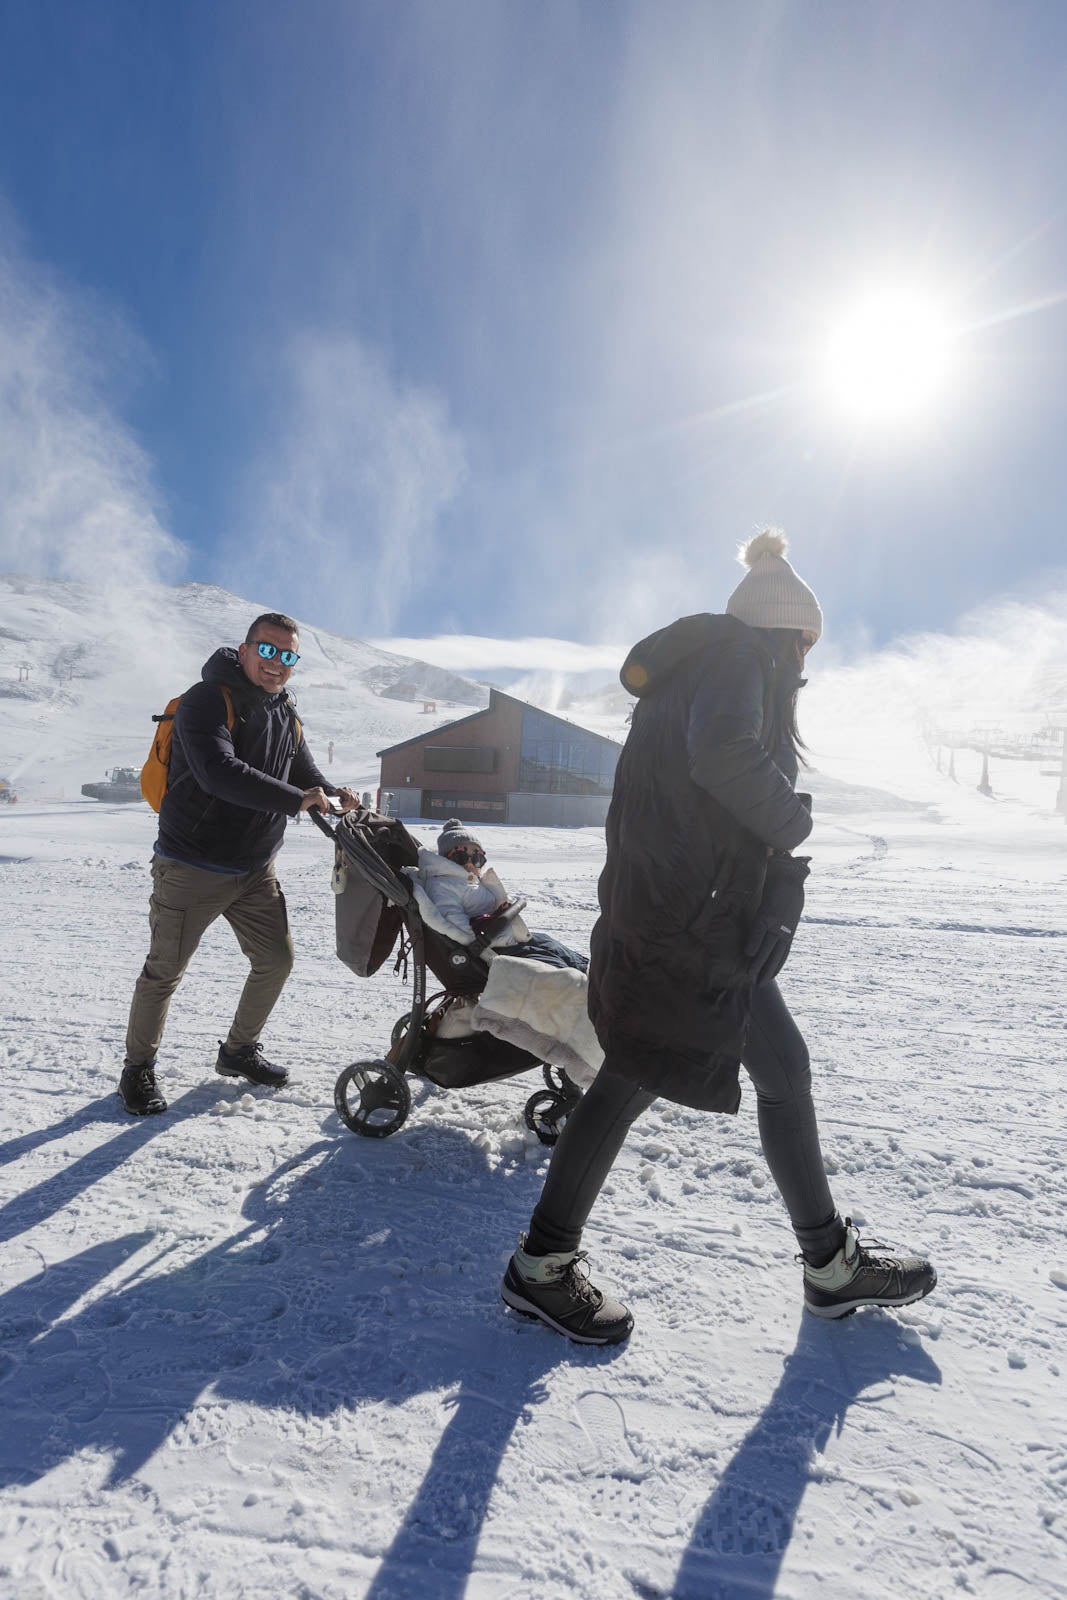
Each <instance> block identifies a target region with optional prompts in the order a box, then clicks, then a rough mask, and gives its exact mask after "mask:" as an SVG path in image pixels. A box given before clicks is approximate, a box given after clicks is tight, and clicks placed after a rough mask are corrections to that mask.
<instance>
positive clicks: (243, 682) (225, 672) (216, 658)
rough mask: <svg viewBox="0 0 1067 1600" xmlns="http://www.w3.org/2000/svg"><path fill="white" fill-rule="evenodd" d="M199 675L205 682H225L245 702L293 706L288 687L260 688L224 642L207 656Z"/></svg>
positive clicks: (234, 652)
mask: <svg viewBox="0 0 1067 1600" xmlns="http://www.w3.org/2000/svg"><path fill="white" fill-rule="evenodd" d="M200 676H201V677H202V678H203V680H204V682H205V683H215V684H225V685H226V687H227V689H230V690H232V691H233V692H234V693H235V694H237V695H240V696H241V697H242V698H243V699H244V700H245V703H246V704H247V703H248V702H249V701H251V702H252V703H253V704H255V703H256V702H260V703H265V704H267V705H270V704H276V705H289V706H290V707H292V706H294V705H295V704H296V702H295V701H294V700H293V697H292V695H291V694H290V693H289V690H288V688H284V689H279V691H278V693H277V694H268V693H267V691H266V689H261V688H260V687H259V685H258V684H255V683H253V682H252V680H251V679H250V678H249V677H248V676H247V675H246V673H245V670H244V668H243V667H242V665H241V658H240V656H239V655H238V654H237V651H236V650H235V649H234V647H233V645H229V644H224V645H222V646H221V647H220V648H219V649H218V650H216V651H215V652H214V654H213V655H210V656H208V658H207V660H206V661H205V662H204V665H203V666H202V667H201V669H200Z"/></svg>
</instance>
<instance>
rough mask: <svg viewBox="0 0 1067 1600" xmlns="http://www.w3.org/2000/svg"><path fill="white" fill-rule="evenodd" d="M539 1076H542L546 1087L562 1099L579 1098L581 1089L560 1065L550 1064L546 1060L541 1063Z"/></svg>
mask: <svg viewBox="0 0 1067 1600" xmlns="http://www.w3.org/2000/svg"><path fill="white" fill-rule="evenodd" d="M541 1076H542V1077H543V1078H544V1080H545V1083H546V1084H547V1085H548V1087H549V1088H550V1089H551V1090H552V1091H553V1092H554V1093H555V1094H558V1095H560V1096H561V1097H562V1098H563V1099H564V1100H571V1101H574V1100H580V1099H581V1097H582V1092H581V1090H580V1089H579V1087H578V1085H577V1084H576V1083H575V1082H574V1081H573V1079H571V1078H568V1076H567V1074H566V1072H565V1070H564V1069H563V1068H562V1067H554V1066H551V1065H550V1064H549V1062H547V1061H546V1062H544V1063H543V1064H542V1067H541Z"/></svg>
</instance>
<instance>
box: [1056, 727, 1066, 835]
mask: <svg viewBox="0 0 1067 1600" xmlns="http://www.w3.org/2000/svg"><path fill="white" fill-rule="evenodd" d="M1055 732H1057V733H1058V734H1059V736H1060V743H1061V744H1062V746H1063V754H1062V759H1061V761H1060V788H1059V793H1058V794H1057V796H1056V810H1057V811H1058V812H1059V813H1060V815H1061V816H1062V818H1063V820H1064V822H1067V726H1064V727H1060V728H1057V729H1056V730H1055Z"/></svg>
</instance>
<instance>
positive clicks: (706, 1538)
mask: <svg viewBox="0 0 1067 1600" xmlns="http://www.w3.org/2000/svg"><path fill="white" fill-rule="evenodd" d="M900 1331H901V1330H900V1327H899V1324H897V1323H896V1322H895V1321H894V1320H893V1318H892V1317H891V1316H887V1315H884V1314H882V1313H879V1312H877V1311H868V1312H861V1313H860V1315H859V1317H858V1318H852V1319H850V1320H849V1323H848V1324H846V1325H845V1326H842V1325H841V1324H840V1323H830V1322H821V1321H820V1320H819V1319H818V1318H817V1317H812V1316H809V1315H807V1314H806V1313H804V1312H802V1313H801V1319H800V1328H799V1331H798V1335H797V1343H796V1348H795V1349H794V1351H793V1352H792V1354H791V1355H790V1356H788V1357H787V1358H786V1362H785V1366H784V1368H783V1369H782V1376H781V1378H780V1379H779V1381H778V1385H777V1387H776V1389H775V1391H774V1394H773V1395H772V1396H771V1398H770V1400H769V1402H768V1404H767V1407H766V1409H765V1411H764V1412H763V1415H762V1416H761V1417H760V1419H759V1421H758V1422H757V1423H756V1425H755V1427H754V1428H753V1429H752V1430H751V1432H750V1433H749V1434H748V1436H747V1438H745V1439H744V1440H743V1441H742V1443H741V1445H740V1446H739V1448H738V1450H737V1453H736V1454H735V1455H734V1457H733V1459H732V1460H731V1461H730V1463H729V1465H728V1466H727V1468H726V1470H725V1472H724V1473H723V1475H722V1477H721V1479H720V1480H719V1483H718V1485H717V1487H716V1489H715V1492H714V1493H713V1494H712V1496H711V1498H710V1499H709V1500H708V1502H707V1504H706V1505H705V1506H704V1508H703V1510H702V1511H701V1513H700V1516H699V1518H698V1519H697V1523H696V1526H695V1528H694V1530H693V1533H692V1537H691V1539H690V1542H689V1546H688V1548H687V1550H686V1552H685V1555H684V1556H683V1558H682V1564H681V1566H680V1567H679V1569H678V1574H677V1577H676V1578H675V1582H674V1587H673V1589H672V1590H671V1595H672V1600H737V1597H738V1596H740V1595H744V1596H745V1600H773V1596H774V1595H775V1594H776V1592H777V1584H778V1576H779V1572H780V1569H781V1565H782V1559H783V1557H784V1555H785V1552H786V1550H787V1549H788V1548H789V1542H790V1540H791V1538H792V1536H793V1528H794V1525H795V1523H796V1518H797V1513H798V1511H799V1509H800V1503H801V1500H802V1499H803V1496H804V1491H805V1489H806V1488H807V1486H808V1484H809V1483H810V1482H812V1481H813V1478H814V1476H815V1473H814V1472H813V1465H812V1464H813V1461H814V1460H815V1458H816V1457H817V1455H818V1454H819V1453H820V1452H821V1451H822V1450H823V1449H824V1448H825V1447H826V1444H827V1442H828V1440H829V1439H830V1437H831V1435H832V1434H834V1433H840V1432H841V1431H842V1429H843V1427H844V1425H845V1416H846V1414H847V1412H848V1409H849V1407H850V1406H852V1405H855V1404H866V1405H871V1404H876V1403H877V1402H878V1401H879V1400H880V1399H884V1398H885V1395H886V1393H887V1392H888V1391H890V1390H891V1389H892V1386H893V1384H894V1381H895V1380H896V1379H898V1378H905V1379H907V1380H909V1381H910V1382H912V1383H932V1384H938V1383H940V1382H941V1372H940V1369H939V1367H938V1366H937V1364H936V1362H934V1361H933V1360H932V1358H931V1357H930V1356H929V1355H928V1354H927V1353H926V1351H925V1350H924V1349H922V1347H921V1346H919V1345H912V1344H905V1343H904V1342H903V1341H902V1339H901V1337H900ZM879 1389H881V1390H882V1393H881V1394H879V1393H878V1392H877V1391H878V1390H879ZM871 1391H874V1392H871Z"/></svg>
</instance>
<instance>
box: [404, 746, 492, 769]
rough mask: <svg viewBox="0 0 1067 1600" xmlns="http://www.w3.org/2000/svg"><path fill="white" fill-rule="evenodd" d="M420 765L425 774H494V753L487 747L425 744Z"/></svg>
mask: <svg viewBox="0 0 1067 1600" xmlns="http://www.w3.org/2000/svg"><path fill="white" fill-rule="evenodd" d="M422 764H423V766H424V768H425V770H426V771H427V772H495V771H496V751H495V750H494V749H492V748H491V746H488V745H455V744H427V745H424V746H423V750H422Z"/></svg>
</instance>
